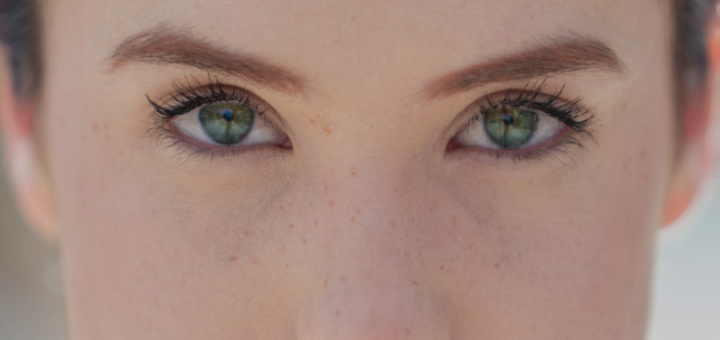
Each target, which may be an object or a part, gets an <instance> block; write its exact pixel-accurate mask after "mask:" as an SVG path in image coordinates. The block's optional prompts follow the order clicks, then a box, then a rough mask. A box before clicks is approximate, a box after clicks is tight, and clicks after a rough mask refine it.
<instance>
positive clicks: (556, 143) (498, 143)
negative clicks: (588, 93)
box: [448, 83, 595, 161]
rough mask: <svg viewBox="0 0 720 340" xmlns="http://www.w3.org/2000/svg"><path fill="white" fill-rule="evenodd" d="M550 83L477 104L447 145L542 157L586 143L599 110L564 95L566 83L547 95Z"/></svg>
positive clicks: (515, 156) (521, 157)
mask: <svg viewBox="0 0 720 340" xmlns="http://www.w3.org/2000/svg"><path fill="white" fill-rule="evenodd" d="M544 89H545V85H544V83H541V84H540V85H539V86H537V87H535V88H531V89H528V86H526V87H525V88H524V89H522V90H506V91H503V92H500V93H495V94H490V95H487V96H485V97H484V98H482V99H481V100H478V101H476V102H475V103H473V104H472V105H471V106H470V107H469V108H468V109H469V110H471V112H472V113H473V116H472V118H471V119H470V121H469V122H468V123H467V124H466V125H465V128H464V129H463V130H462V131H460V132H459V133H458V134H456V135H455V136H454V137H453V139H452V140H451V142H450V144H449V146H448V148H449V149H450V150H453V149H458V148H473V149H477V150H480V151H483V152H485V153H488V154H491V155H493V156H495V157H496V158H498V159H499V158H503V157H508V158H511V159H512V160H516V161H517V160H531V159H541V158H543V157H544V156H548V155H553V154H552V153H553V152H557V151H560V152H563V151H567V150H566V149H567V146H569V145H576V146H579V147H581V148H583V147H584V146H583V144H582V140H583V139H587V138H590V139H592V133H591V128H592V126H593V124H594V122H595V118H594V115H593V114H592V112H591V111H590V110H589V109H586V108H585V107H584V106H583V105H582V104H581V99H580V98H577V99H574V100H570V101H566V100H563V99H561V95H562V92H563V88H560V90H558V91H557V92H556V93H554V94H551V95H547V94H544Z"/></svg>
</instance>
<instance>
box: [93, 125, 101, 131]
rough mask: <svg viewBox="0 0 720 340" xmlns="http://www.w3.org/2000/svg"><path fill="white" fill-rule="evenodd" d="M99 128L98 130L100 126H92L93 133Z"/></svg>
mask: <svg viewBox="0 0 720 340" xmlns="http://www.w3.org/2000/svg"><path fill="white" fill-rule="evenodd" d="M99 128H100V125H97V124H93V125H92V129H93V130H95V131H97V130H98V129H99Z"/></svg>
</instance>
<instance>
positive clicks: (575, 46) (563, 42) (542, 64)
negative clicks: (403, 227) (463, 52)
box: [423, 36, 627, 99]
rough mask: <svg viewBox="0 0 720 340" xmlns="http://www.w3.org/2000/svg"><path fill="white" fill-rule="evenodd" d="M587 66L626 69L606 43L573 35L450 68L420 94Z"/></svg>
mask: <svg viewBox="0 0 720 340" xmlns="http://www.w3.org/2000/svg"><path fill="white" fill-rule="evenodd" d="M591 69H595V70H600V71H606V72H611V73H619V74H624V73H626V72H627V67H626V66H625V64H624V63H623V62H622V61H620V59H619V58H618V56H617V55H616V54H615V52H614V51H613V50H612V49H611V48H610V47H608V46H607V45H606V44H604V43H602V42H600V41H598V40H594V39H586V38H580V37H576V36H573V37H568V38H564V39H556V40H553V41H551V42H550V43H549V44H544V45H540V46H539V47H535V48H531V49H529V50H527V51H523V52H520V53H517V54H513V55H509V56H505V57H500V58H498V59H494V60H490V61H488V62H483V63H479V64H475V65H471V66H469V67H466V68H463V69H460V70H458V71H454V72H450V73H449V74H446V75H443V76H440V77H438V78H437V79H435V80H433V81H431V82H430V83H429V84H427V85H426V86H425V87H424V89H423V94H424V95H425V97H426V98H428V99H437V98H440V97H447V96H450V95H452V94H456V93H460V92H464V91H467V90H470V89H472V88H475V87H479V86H482V85H485V84H488V83H494V82H503V81H519V80H526V79H533V78H538V77H547V76H552V75H558V74H565V73H571V72H577V71H584V70H591Z"/></svg>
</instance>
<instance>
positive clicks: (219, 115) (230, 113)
mask: <svg viewBox="0 0 720 340" xmlns="http://www.w3.org/2000/svg"><path fill="white" fill-rule="evenodd" d="M198 117H199V119H200V126H202V129H203V131H205V133H206V134H207V136H208V137H210V139H211V140H213V141H214V142H216V143H219V144H223V145H234V144H237V143H239V142H240V141H241V140H242V139H243V138H245V136H247V134H248V133H249V132H250V130H251V129H252V125H253V121H254V120H255V113H254V112H253V110H252V109H251V108H250V107H248V106H247V105H243V104H240V103H213V104H209V105H207V106H205V107H203V108H202V109H200V113H199V114H198Z"/></svg>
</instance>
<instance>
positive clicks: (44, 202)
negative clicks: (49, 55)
mask: <svg viewBox="0 0 720 340" xmlns="http://www.w3.org/2000/svg"><path fill="white" fill-rule="evenodd" d="M0 52H2V53H0V55H1V57H0V129H1V133H0V135H1V136H2V146H3V156H4V158H5V162H4V163H5V166H6V170H7V176H8V181H9V183H10V187H11V188H12V191H13V194H14V196H15V199H16V202H17V205H18V208H19V209H20V211H21V213H22V215H23V217H24V218H25V220H26V221H27V222H28V224H29V225H30V226H31V227H32V228H33V229H34V230H35V231H36V233H37V234H38V235H39V236H41V237H42V238H44V239H46V240H48V241H50V242H52V241H54V239H55V238H56V235H57V228H56V223H55V216H54V211H55V210H54V204H53V202H52V195H51V190H50V186H49V181H48V178H47V176H46V171H45V168H44V166H43V164H42V163H41V162H40V159H39V155H38V153H37V148H36V147H35V139H34V136H33V129H32V125H33V124H32V117H33V115H34V113H35V112H33V111H34V108H33V106H32V105H30V104H29V103H24V102H22V101H20V100H18V99H17V97H16V95H15V92H14V89H13V85H12V73H11V72H10V69H9V67H8V63H7V58H6V56H7V54H6V51H5V50H4V49H0Z"/></svg>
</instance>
